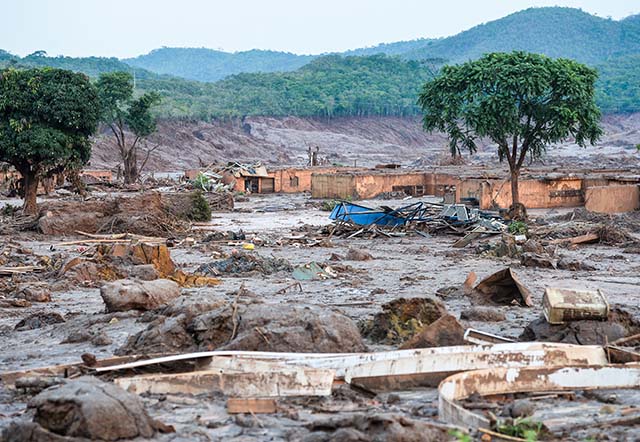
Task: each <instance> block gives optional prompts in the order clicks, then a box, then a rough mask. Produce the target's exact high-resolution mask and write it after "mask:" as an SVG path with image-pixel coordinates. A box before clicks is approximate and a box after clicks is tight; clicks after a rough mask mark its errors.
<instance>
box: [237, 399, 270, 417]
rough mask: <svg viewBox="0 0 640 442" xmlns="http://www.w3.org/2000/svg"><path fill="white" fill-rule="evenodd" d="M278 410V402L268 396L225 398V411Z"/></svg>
mask: <svg viewBox="0 0 640 442" xmlns="http://www.w3.org/2000/svg"><path fill="white" fill-rule="evenodd" d="M276 411H278V403H277V402H276V400H275V399H269V398H237V397H231V398H229V399H228V400H227V413H229V414H239V413H251V414H268V413H275V412H276Z"/></svg>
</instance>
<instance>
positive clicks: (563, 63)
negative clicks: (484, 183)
mask: <svg viewBox="0 0 640 442" xmlns="http://www.w3.org/2000/svg"><path fill="white" fill-rule="evenodd" d="M596 78H597V73H596V71H595V70H593V69H591V68H588V67H587V66H584V65H582V64H580V63H577V62H575V61H572V60H567V59H551V58H549V57H545V56H543V55H538V54H529V53H525V52H513V53H509V54H506V53H495V54H488V55H485V56H484V57H482V58H480V59H479V60H476V61H471V62H467V63H464V64H461V65H456V66H445V67H444V68H443V69H442V71H441V74H440V75H439V76H438V77H437V78H435V79H434V80H432V81H429V82H428V83H426V84H425V86H424V88H423V90H422V93H421V94H420V98H419V103H420V105H421V106H422V109H423V111H424V119H423V122H424V128H425V129H426V130H427V131H433V130H440V131H443V132H445V133H447V134H448V135H449V140H450V143H449V145H450V148H451V152H452V153H453V154H459V153H460V151H461V149H462V148H465V149H468V150H469V151H470V152H471V153H473V152H475V151H476V149H477V147H476V140H477V139H478V138H479V137H487V138H489V139H491V140H492V141H493V142H494V143H496V144H497V145H498V154H499V157H500V159H501V160H503V159H505V158H506V159H507V160H508V162H509V165H510V167H511V170H512V171H513V170H518V169H519V168H520V166H521V165H522V164H523V162H524V159H525V157H526V156H527V154H529V155H530V156H531V157H532V158H533V159H536V158H539V157H540V156H541V155H543V154H544V152H545V149H546V146H547V145H548V144H550V143H555V142H559V141H562V140H565V139H567V138H569V137H573V138H575V141H576V143H577V144H578V145H580V146H585V145H586V144H587V143H591V144H593V143H595V141H596V140H597V139H598V138H599V136H600V135H601V133H602V130H601V128H600V127H599V125H598V122H599V119H600V111H599V110H598V108H597V106H596V104H595V102H594V100H593V96H594V83H595V80H596Z"/></svg>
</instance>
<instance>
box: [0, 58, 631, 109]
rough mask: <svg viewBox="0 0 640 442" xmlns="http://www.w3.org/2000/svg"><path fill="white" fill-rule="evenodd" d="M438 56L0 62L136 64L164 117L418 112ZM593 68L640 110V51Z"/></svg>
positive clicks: (26, 61) (604, 95)
mask: <svg viewBox="0 0 640 442" xmlns="http://www.w3.org/2000/svg"><path fill="white" fill-rule="evenodd" d="M438 63H440V61H439V60H437V59H436V60H404V59H402V58H399V57H389V56H385V55H375V56H368V57H358V56H350V57H343V56H339V55H330V56H325V57H320V58H317V59H315V60H313V61H312V62H310V63H308V64H306V65H305V66H303V67H302V68H300V69H298V70H296V71H292V72H280V73H278V72H272V73H243V74H237V75H232V76H230V77H227V78H225V79H224V80H220V81H218V82H216V83H204V82H198V81H191V80H185V79H182V78H178V77H171V76H169V75H158V74H154V73H151V72H148V71H145V70H143V69H139V68H131V67H130V66H128V65H126V64H125V63H123V62H121V61H118V60H117V59H114V58H97V57H88V58H71V57H46V56H43V55H42V54H38V55H32V56H29V57H24V58H19V57H15V56H10V55H9V56H7V55H6V54H5V55H3V54H0V68H2V67H6V66H15V67H42V66H52V67H58V68H62V69H70V70H75V71H80V72H84V73H86V74H88V75H90V76H92V77H94V78H95V77H97V76H98V75H99V74H100V73H102V72H112V71H119V70H124V71H129V72H131V71H133V72H132V73H134V74H135V76H136V86H137V88H138V89H139V90H140V91H147V90H155V91H158V92H160V93H161V94H162V96H163V101H162V104H161V105H160V108H159V109H158V112H159V113H160V114H161V116H163V117H170V118H171V117H173V118H176V117H177V118H196V119H203V120H206V119H210V118H218V117H239V116H245V115H263V116H268V115H273V116H282V115H297V116H323V117H331V116H340V115H415V114H417V113H419V109H418V108H417V106H416V98H417V95H418V91H419V89H420V87H421V86H422V85H423V84H424V82H425V81H426V80H427V79H429V78H431V76H432V75H434V73H436V71H437V68H438V66H439V64H438ZM596 67H597V68H598V70H599V71H600V79H599V80H598V84H597V91H596V92H597V102H598V104H599V105H600V107H601V108H602V110H603V111H604V112H605V113H617V112H637V111H640V55H628V56H622V57H617V58H612V59H610V60H609V61H607V62H605V63H602V64H598V65H596Z"/></svg>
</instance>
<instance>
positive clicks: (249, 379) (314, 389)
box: [114, 365, 334, 398]
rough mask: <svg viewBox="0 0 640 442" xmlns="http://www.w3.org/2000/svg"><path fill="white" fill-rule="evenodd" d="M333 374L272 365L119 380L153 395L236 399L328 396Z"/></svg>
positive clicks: (131, 389)
mask: <svg viewBox="0 0 640 442" xmlns="http://www.w3.org/2000/svg"><path fill="white" fill-rule="evenodd" d="M333 379H334V372H333V370H317V369H311V368H306V367H280V366H276V365H272V366H271V367H270V368H269V369H268V371H254V372H236V371H232V372H224V371H221V370H203V371H193V372H187V373H171V374H150V375H141V376H132V377H122V378H116V379H115V380H114V383H115V384H116V385H118V386H120V387H122V388H124V389H125V390H127V391H129V392H131V393H136V394H142V393H150V394H201V393H211V392H220V393H223V394H225V395H227V396H233V397H240V398H245V397H286V396H329V395H330V394H331V387H332V385H333Z"/></svg>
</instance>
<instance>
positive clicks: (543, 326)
mask: <svg viewBox="0 0 640 442" xmlns="http://www.w3.org/2000/svg"><path fill="white" fill-rule="evenodd" d="M627 334H629V333H628V331H627V329H626V328H625V326H624V325H623V324H621V323H618V322H616V321H613V320H609V321H591V320H583V321H573V322H567V323H565V324H558V325H553V324H549V323H548V322H547V320H546V319H545V318H544V317H540V318H538V319H536V320H534V321H532V322H531V323H529V325H527V326H526V327H525V329H524V331H523V332H522V335H520V340H521V341H539V342H563V343H566V344H580V345H606V344H607V343H608V342H613V341H615V340H617V339H620V338H623V337H625V336H627Z"/></svg>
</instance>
